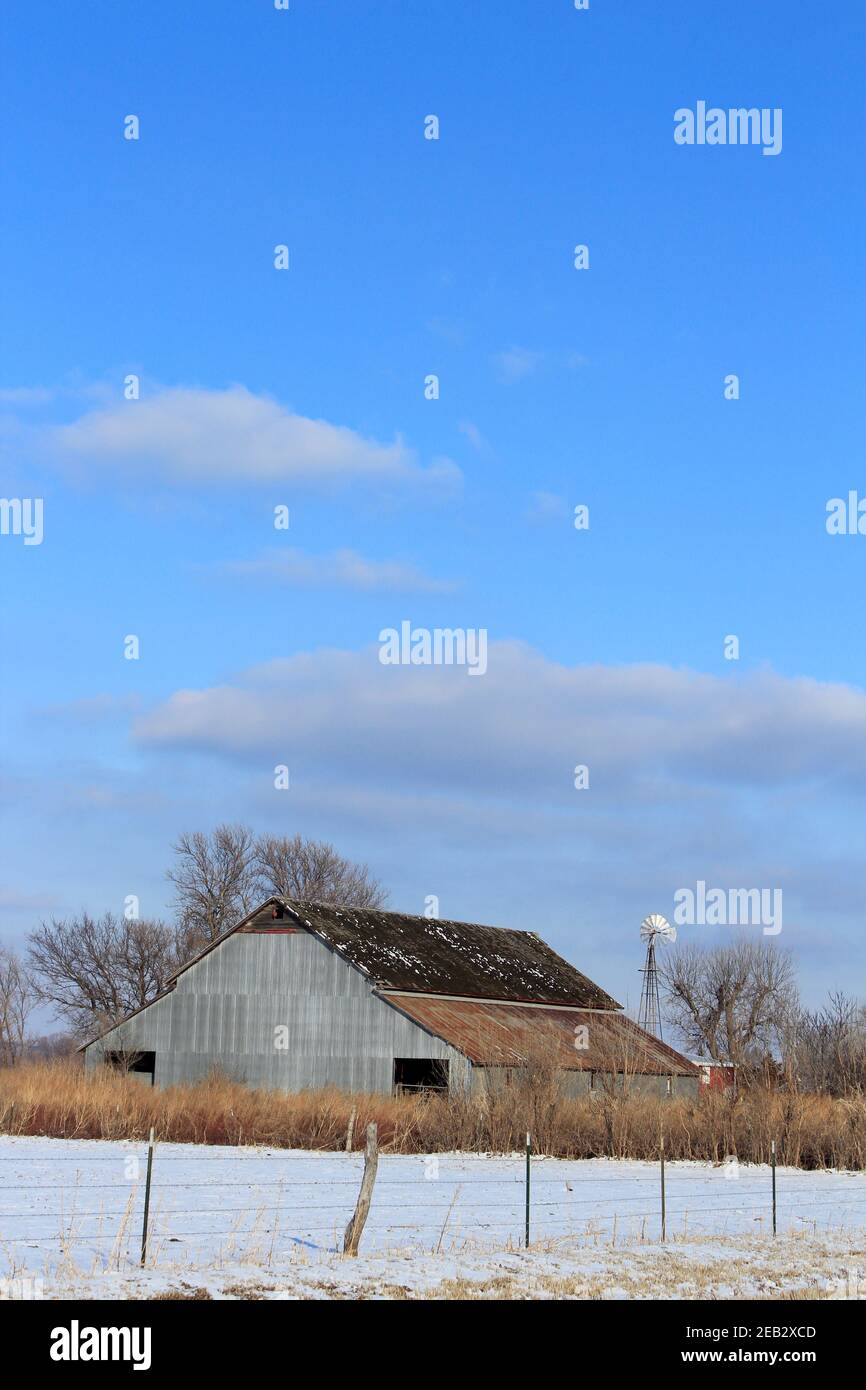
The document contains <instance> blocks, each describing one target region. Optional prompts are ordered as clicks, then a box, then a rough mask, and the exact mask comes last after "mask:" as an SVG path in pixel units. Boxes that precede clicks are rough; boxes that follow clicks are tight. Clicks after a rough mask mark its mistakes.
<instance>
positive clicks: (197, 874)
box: [166, 825, 258, 956]
mask: <svg viewBox="0 0 866 1390" xmlns="http://www.w3.org/2000/svg"><path fill="white" fill-rule="evenodd" d="M173 848H174V854H175V862H174V865H173V867H172V868H170V869H169V870H168V873H167V874H166V877H167V878H168V879H169V881H170V882H171V883H173V884H174V889H175V904H176V907H177V910H178V932H179V949H180V954H182V955H183V954H185V955H187V956H189V955H192V954H193V953H194V952H195V950H196V949H197V948H198V947H199V946H202V945H205V944H207V942H209V941H213V940H214V938H215V937H217V936H219V935H220V933H221V932H224V931H225V930H226V929H227V928H228V927H232V926H234V925H235V923H236V922H239V921H240V920H241V918H242V917H244V916H246V914H247V913H248V912H250V911H251V910H252V908H253V907H255V900H256V894H257V891H258V889H257V883H256V877H257V875H256V868H255V864H254V839H253V833H252V831H251V830H250V829H248V827H247V826H245V825H218V826H217V828H216V829H215V830H214V831H213V833H212V834H210V835H206V834H203V833H202V831H200V830H197V831H194V832H192V833H188V834H183V835H181V836H180V837H179V839H178V841H177V843H176V844H175V845H174V846H173Z"/></svg>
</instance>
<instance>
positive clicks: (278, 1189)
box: [0, 1143, 866, 1270]
mask: <svg viewBox="0 0 866 1390" xmlns="http://www.w3.org/2000/svg"><path fill="white" fill-rule="evenodd" d="M377 1157H378V1163H379V1167H378V1174H377V1176H376V1180H375V1183H374V1184H371V1190H370V1193H369V1199H370V1200H369V1215H368V1216H367V1224H366V1227H365V1225H364V1222H363V1221H362V1222H361V1230H360V1231H358V1232H357V1240H358V1241H360V1242H361V1250H362V1253H366V1252H374V1251H375V1252H377V1253H379V1252H388V1251H391V1252H393V1251H398V1250H399V1251H401V1252H405V1251H407V1250H411V1251H414V1252H416V1253H419V1254H420V1253H430V1252H432V1251H442V1250H443V1249H445V1250H449V1249H450V1250H453V1249H456V1248H467V1247H468V1248H472V1247H475V1248H478V1249H488V1250H491V1249H504V1250H516V1249H520V1248H526V1247H529V1246H531V1247H533V1248H535V1247H537V1248H542V1249H549V1248H562V1247H564V1246H567V1245H568V1244H569V1243H575V1242H578V1243H586V1242H594V1243H599V1242H609V1243H613V1244H616V1243H617V1242H620V1243H625V1242H627V1241H630V1240H633V1241H637V1242H648V1243H654V1242H657V1241H660V1240H664V1239H667V1240H668V1241H670V1240H682V1239H686V1238H688V1237H689V1236H695V1237H697V1236H700V1235H701V1234H714V1235H719V1234H742V1233H743V1232H744V1230H746V1229H748V1228H749V1227H751V1229H752V1230H753V1231H756V1232H757V1233H759V1234H766V1235H767V1237H768V1239H772V1236H773V1234H775V1233H776V1230H777V1229H778V1230H780V1231H782V1232H787V1231H791V1230H801V1231H806V1232H815V1233H817V1231H818V1230H819V1229H822V1230H823V1229H827V1230H830V1229H834V1228H840V1227H845V1226H850V1225H851V1224H855V1225H866V1185H864V1187H863V1189H862V1195H860V1194H859V1192H858V1193H857V1194H856V1195H855V1196H854V1197H850V1196H848V1195H844V1194H840V1193H837V1194H835V1195H833V1196H828V1197H826V1198H825V1197H817V1198H816V1196H815V1195H814V1191H815V1180H816V1176H817V1175H816V1174H812V1173H806V1172H791V1171H789V1170H783V1174H782V1175H781V1176H779V1177H778V1178H777V1175H776V1171H775V1167H773V1169H772V1170H771V1172H770V1173H768V1172H766V1171H763V1172H761V1171H754V1170H751V1169H750V1166H747V1165H739V1164H737V1162H736V1160H735V1159H729V1160H726V1165H727V1171H724V1170H725V1166H726V1165H722V1176H723V1177H726V1178H729V1179H730V1180H731V1190H730V1199H729V1200H726V1201H724V1202H720V1201H719V1194H720V1192H721V1191H725V1189H723V1188H720V1185H719V1173H718V1171H716V1172H714V1173H713V1174H712V1175H707V1174H705V1173H704V1174H702V1173H699V1172H695V1171H693V1170H686V1171H684V1170H683V1169H682V1168H680V1166H679V1165H677V1164H671V1163H670V1162H669V1163H667V1164H664V1163H663V1161H662V1154H661V1152H660V1155H659V1160H660V1161H659V1164H658V1167H657V1168H656V1170H655V1171H653V1172H650V1173H646V1174H644V1173H641V1174H638V1175H634V1174H628V1175H622V1174H621V1173H618V1172H617V1170H616V1167H615V1166H614V1165H613V1164H611V1171H610V1174H609V1175H607V1174H606V1173H605V1172H604V1170H603V1168H601V1169H600V1168H599V1167H598V1166H595V1165H594V1166H593V1170H592V1172H589V1171H587V1170H586V1169H582V1166H581V1162H582V1161H581V1160H574V1161H568V1160H559V1159H548V1158H545V1157H544V1156H542V1155H532V1152H531V1144H529V1143H528V1144H527V1150H526V1153H525V1154H520V1155H513V1156H506V1157H500V1158H494V1157H493V1156H484V1157H480V1158H478V1159H477V1160H476V1161H473V1162H472V1163H470V1165H469V1166H470V1167H475V1166H476V1163H477V1166H478V1168H479V1169H480V1170H481V1171H477V1172H465V1171H463V1172H447V1171H444V1169H445V1168H447V1166H448V1162H447V1161H448V1160H449V1159H453V1158H455V1157H460V1158H464V1159H465V1158H467V1156H466V1155H460V1156H455V1155H436V1154H432V1155H426V1156H418V1158H417V1160H415V1159H411V1160H408V1159H407V1157H406V1156H404V1155H389V1154H382V1155H377ZM148 1158H149V1159H150V1162H148ZM311 1158H312V1160H313V1162H314V1163H315V1162H322V1161H324V1163H326V1164H335V1165H339V1167H340V1168H341V1169H345V1170H346V1171H345V1175H343V1174H342V1173H339V1174H338V1173H335V1172H333V1171H330V1172H328V1173H326V1174H322V1176H317V1175H312V1176H306V1175H304V1174H302V1173H299V1172H298V1168H299V1166H303V1165H304V1164H305V1163H306V1164H307V1165H308V1166H309V1164H310V1159H311ZM362 1159H363V1155H357V1154H348V1153H334V1154H327V1155H311V1156H310V1157H307V1156H306V1155H299V1154H298V1152H297V1151H296V1150H285V1151H281V1150H269V1151H268V1152H267V1153H266V1154H262V1153H253V1154H250V1153H248V1152H239V1153H231V1154H227V1153H226V1152H225V1151H223V1152H221V1153H219V1154H195V1155H190V1154H184V1153H180V1154H178V1153H175V1152H167V1151H165V1150H164V1149H163V1148H162V1147H161V1146H160V1145H159V1144H158V1143H157V1144H155V1145H154V1146H153V1148H152V1149H151V1150H150V1154H149V1155H148V1152H147V1146H146V1145H144V1146H141V1147H140V1148H139V1149H138V1150H137V1151H136V1149H135V1148H134V1147H133V1146H130V1145H127V1146H125V1147H124V1148H123V1149H122V1150H121V1151H120V1152H119V1153H114V1154H94V1155H93V1156H90V1155H87V1156H86V1157H85V1158H82V1156H81V1155H74V1154H71V1155H61V1154H56V1155H47V1156H46V1155H44V1154H40V1155H39V1157H38V1160H37V1161H35V1162H34V1164H33V1177H32V1178H28V1179H27V1180H23V1181H20V1180H18V1179H19V1178H20V1177H21V1175H20V1174H16V1173H14V1172H13V1173H10V1171H9V1167H10V1165H11V1164H17V1165H18V1166H19V1167H20V1166H21V1165H22V1162H26V1160H23V1158H22V1156H21V1155H19V1154H13V1155H0V1252H4V1251H5V1253H6V1259H7V1263H8V1265H9V1267H10V1268H11V1269H13V1270H14V1269H16V1268H20V1267H21V1266H22V1262H23V1260H24V1259H25V1258H26V1254H27V1250H28V1248H30V1249H35V1250H37V1251H38V1250H42V1249H43V1248H44V1249H47V1250H51V1249H54V1250H56V1251H57V1252H58V1253H64V1254H69V1255H73V1256H75V1257H76V1258H77V1259H78V1260H81V1259H82V1258H84V1257H86V1256H90V1257H91V1258H92V1259H93V1260H95V1261H96V1262H97V1263H98V1264H100V1265H102V1266H103V1267H115V1268H125V1269H128V1268H131V1267H135V1266H136V1265H138V1264H143V1263H145V1262H146V1263H147V1264H149V1265H158V1264H159V1263H161V1262H163V1261H166V1260H168V1259H172V1258H174V1257H176V1255H177V1254H178V1253H181V1252H180V1251H179V1250H178V1246H183V1253H184V1254H185V1255H187V1256H194V1257H197V1258H202V1257H206V1258H210V1259H212V1258H216V1257H220V1258H226V1257H232V1256H233V1257H234V1258H236V1259H238V1260H242V1259H243V1260H247V1261H249V1260H252V1261H253V1262H262V1263H266V1264H271V1263H273V1261H274V1260H275V1259H279V1258H282V1257H285V1256H286V1255H288V1254H289V1253H290V1252H291V1251H297V1250H301V1251H304V1250H306V1251H309V1252H318V1253H321V1254H329V1255H330V1254H342V1253H344V1250H345V1248H346V1241H347V1240H348V1228H347V1223H348V1226H349V1228H351V1227H352V1223H353V1220H355V1219H356V1218H357V1210H358V1203H357V1200H356V1199H357V1198H358V1196H359V1193H360V1190H361V1188H362V1184H363V1169H362V1163H361V1160H362ZM416 1162H417V1166H418V1169H419V1171H418V1172H416V1173H413V1174H412V1175H410V1176H406V1175H405V1170H406V1168H407V1166H408V1165H409V1164H410V1163H412V1164H414V1163H416ZM205 1164H207V1165H209V1166H210V1171H207V1172H206V1173H205V1174H200V1173H197V1172H196V1171H195V1170H198V1169H199V1168H201V1166H202V1165H205ZM485 1164H487V1165H493V1168H492V1171H484V1165H485ZM96 1165H113V1166H114V1167H116V1168H118V1169H119V1170H120V1171H119V1172H118V1175H117V1176H116V1177H113V1178H110V1179H109V1177H108V1169H107V1168H101V1167H97V1166H96ZM553 1165H557V1166H556V1167H555V1168H554V1167H553ZM641 1166H642V1167H645V1166H646V1164H642V1165H641ZM184 1168H187V1169H188V1170H190V1171H189V1173H185V1172H184ZM220 1168H222V1169H223V1171H224V1173H225V1174H226V1175H225V1176H221V1174H220ZM503 1168H505V1170H506V1171H504V1172H503ZM245 1169H246V1170H249V1171H248V1173H245V1172H244V1170H245ZM509 1169H510V1170H511V1171H508V1170H509ZM94 1173H95V1174H96V1175H97V1176H99V1175H100V1174H102V1173H104V1174H105V1177H106V1180H105V1181H94V1179H93V1174H94ZM148 1175H149V1181H148ZM10 1179H11V1180H10ZM46 1179H48V1180H46ZM25 1205H26V1206H27V1207H28V1209H26V1210H24V1209H22V1207H23V1206H25ZM353 1213H354V1216H353ZM816 1213H818V1214H817V1215H816ZM825 1217H826V1220H825V1219H824V1218H825ZM362 1236H363V1239H362ZM356 1243H357V1242H356Z"/></svg>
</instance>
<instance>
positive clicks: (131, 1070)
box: [105, 1052, 156, 1086]
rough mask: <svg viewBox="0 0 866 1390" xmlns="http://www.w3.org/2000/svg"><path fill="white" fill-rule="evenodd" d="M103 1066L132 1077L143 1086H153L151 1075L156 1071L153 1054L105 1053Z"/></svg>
mask: <svg viewBox="0 0 866 1390" xmlns="http://www.w3.org/2000/svg"><path fill="white" fill-rule="evenodd" d="M105 1064H106V1066H109V1067H112V1068H113V1069H114V1070H115V1071H120V1072H123V1073H124V1075H125V1076H131V1077H133V1078H134V1079H135V1080H136V1081H143V1082H144V1084H145V1086H152V1085H153V1075H154V1072H155V1071H156V1053H155V1052H106V1054H105Z"/></svg>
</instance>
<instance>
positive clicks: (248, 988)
mask: <svg viewBox="0 0 866 1390" xmlns="http://www.w3.org/2000/svg"><path fill="white" fill-rule="evenodd" d="M278 1028H284V1029H285V1030H286V1031H285V1034H284V1038H285V1041H286V1044H287V1045H286V1046H285V1048H280V1047H278V1046H277V1045H276V1030H277V1029H278ZM135 1049H142V1050H145V1049H146V1050H148V1051H150V1050H152V1051H154V1052H155V1053H156V1071H155V1077H154V1079H155V1082H156V1084H157V1085H163V1086H164V1085H170V1084H171V1083H173V1082H181V1081H194V1080H198V1079H199V1078H201V1077H203V1076H206V1075H207V1073H208V1071H209V1070H210V1069H211V1068H212V1067H214V1066H217V1067H219V1068H220V1069H221V1070H223V1071H224V1072H226V1073H227V1074H228V1075H230V1076H232V1077H235V1078H236V1079H238V1080H241V1081H245V1082H247V1083H249V1084H250V1085H258V1086H274V1087H280V1088H282V1089H285V1090H292V1091H296V1090H303V1089H304V1088H307V1087H309V1088H313V1087H319V1086H328V1085H332V1086H337V1087H339V1088H340V1089H341V1090H349V1091H372V1092H383V1093H389V1092H390V1091H391V1088H392V1084H393V1066H394V1058H395V1057H417V1058H436V1059H438V1060H447V1061H449V1062H450V1063H451V1076H452V1084H454V1085H457V1086H461V1085H465V1084H466V1082H467V1080H468V1067H467V1064H466V1061H465V1059H464V1058H463V1057H462V1055H461V1054H460V1053H459V1052H458V1051H456V1050H455V1049H454V1048H453V1047H450V1046H449V1045H448V1043H446V1042H444V1041H443V1040H441V1039H440V1038H438V1037H432V1036H430V1034H429V1033H427V1032H425V1031H424V1030H423V1028H422V1027H420V1026H418V1025H416V1024H415V1023H414V1022H412V1021H410V1020H409V1019H407V1018H405V1017H404V1016H403V1015H402V1014H401V1013H399V1012H398V1011H397V1010H395V1009H393V1008H391V1007H390V1005H389V1004H387V1003H386V1002H385V1001H384V1000H383V999H380V998H379V997H378V996H377V995H375V994H374V993H373V992H372V990H371V987H370V984H369V982H368V981H366V980H365V979H364V978H363V976H361V975H360V974H359V973H358V972H357V971H356V970H354V969H353V968H352V967H351V966H350V965H348V964H347V963H346V962H345V961H344V960H342V959H341V958H340V956H339V955H337V954H335V953H333V952H332V951H329V950H328V949H327V947H325V946H323V945H322V944H321V942H319V941H317V940H315V938H313V937H311V936H309V935H307V934H306V933H303V932H302V933H297V934H285V933H282V932H280V933H274V934H268V933H238V934H236V935H234V936H231V937H229V938H227V939H226V940H225V941H224V942H223V943H222V944H221V946H220V947H219V949H218V950H215V951H211V952H210V953H209V954H208V955H206V956H203V957H202V958H201V959H200V960H199V961H198V962H197V964H195V965H194V966H192V967H191V968H190V969H189V970H187V971H185V972H184V973H183V974H182V975H181V976H179V978H178V980H177V984H176V985H175V988H174V990H173V991H172V992H171V993H170V994H167V995H166V996H165V997H164V998H162V999H158V1000H157V1001H156V1002H155V1003H153V1004H151V1005H150V1007H149V1008H147V1009H144V1010H143V1011H142V1012H141V1013H139V1014H136V1015H135V1016H134V1017H133V1018H131V1019H129V1020H128V1022H126V1023H124V1024H122V1025H120V1026H119V1027H117V1028H114V1029H112V1030H111V1031H110V1032H109V1033H106V1034H105V1036H104V1037H103V1038H101V1039H99V1041H98V1042H95V1043H92V1044H91V1045H90V1047H88V1049H87V1051H86V1054H85V1063H86V1065H87V1066H94V1065H98V1064H99V1062H100V1061H101V1054H102V1053H103V1052H105V1051H123V1050H126V1051H130V1050H135Z"/></svg>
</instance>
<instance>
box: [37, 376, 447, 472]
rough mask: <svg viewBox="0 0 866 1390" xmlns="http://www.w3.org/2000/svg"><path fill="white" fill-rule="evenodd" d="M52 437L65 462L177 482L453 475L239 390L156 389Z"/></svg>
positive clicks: (442, 463) (401, 449) (399, 447)
mask: <svg viewBox="0 0 866 1390" xmlns="http://www.w3.org/2000/svg"><path fill="white" fill-rule="evenodd" d="M48 437H49V442H50V444H51V445H52V446H53V448H54V450H56V452H57V453H58V454H59V455H60V456H61V458H63V459H65V460H67V461H68V462H70V463H78V464H79V465H80V466H83V467H85V468H86V467H88V466H93V465H96V466H100V465H103V466H106V467H111V468H113V469H118V470H125V471H130V472H136V471H138V470H147V472H148V474H149V475H150V474H152V473H153V472H156V473H158V474H159V475H162V476H163V477H165V478H168V479H172V480H175V481H178V482H182V483H202V482H225V483H232V482H243V483H268V482H276V481H287V482H310V483H321V484H331V483H336V482H352V481H356V480H357V481H362V482H376V483H411V482H413V481H419V482H420V481H429V482H435V483H443V482H449V481H450V482H453V481H454V480H455V478H456V477H457V476H459V470H458V469H457V467H456V465H455V464H453V463H451V462H450V461H448V460H438V461H437V462H436V463H435V465H434V466H432V467H429V468H423V467H422V466H421V465H420V464H419V463H418V461H417V458H416V457H415V454H414V453H413V451H412V450H411V449H409V448H408V447H407V446H406V445H405V444H404V443H403V441H402V440H401V439H400V438H399V437H398V438H397V439H395V441H394V442H393V443H392V444H380V443H378V442H377V441H376V440H372V439H366V438H364V437H363V436H362V435H360V434H358V433H356V432H355V431H354V430H351V429H348V428H346V427H345V426H343V425H332V424H330V423H329V422H328V421H327V420H311V419H307V418H306V417H305V416H303V415H296V414H294V413H293V412H292V411H289V410H286V409H285V408H284V407H283V406H281V405H280V404H279V403H278V402H277V401H274V400H271V399H270V398H268V397H267V396H257V395H254V394H253V393H252V392H251V391H248V390H247V389H246V388H245V387H243V386H233V387H231V388H229V389H228V390H225V391H211V390H204V389H200V388H190V387H175V388H171V389H167V390H162V391H159V392H157V393H156V394H155V395H152V396H147V395H146V396H144V397H143V398H142V399H141V400H138V401H124V402H122V403H119V404H116V405H113V406H109V407H106V408H103V409H98V410H93V411H90V412H89V413H88V414H86V415H84V416H83V417H82V418H81V419H79V420H77V421H75V422H74V423H73V424H68V425H61V426H57V427H54V428H53V429H51V430H49V432H48Z"/></svg>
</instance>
